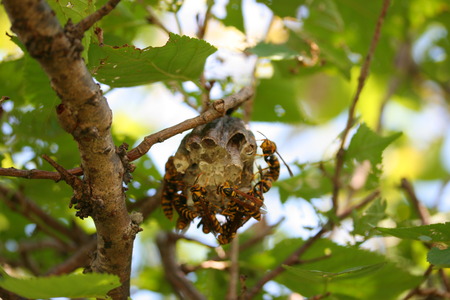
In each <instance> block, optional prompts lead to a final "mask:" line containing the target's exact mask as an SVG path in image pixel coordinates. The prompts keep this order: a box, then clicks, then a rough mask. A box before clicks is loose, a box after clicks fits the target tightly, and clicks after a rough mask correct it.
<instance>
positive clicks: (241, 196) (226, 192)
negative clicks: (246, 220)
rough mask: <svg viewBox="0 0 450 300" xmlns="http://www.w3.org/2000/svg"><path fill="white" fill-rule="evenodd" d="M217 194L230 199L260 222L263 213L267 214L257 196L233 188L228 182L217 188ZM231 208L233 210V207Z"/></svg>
mask: <svg viewBox="0 0 450 300" xmlns="http://www.w3.org/2000/svg"><path fill="white" fill-rule="evenodd" d="M217 193H218V194H221V195H223V196H225V197H228V198H230V199H231V200H232V201H233V202H235V203H237V204H238V205H239V206H241V207H242V208H244V210H245V211H246V212H248V213H249V214H250V215H251V216H252V217H253V218H255V219H256V220H258V221H260V220H261V213H267V209H266V206H265V205H264V203H263V201H262V200H261V199H260V198H259V197H258V196H257V194H254V193H252V192H250V193H244V192H242V191H240V190H238V189H235V188H232V187H231V186H230V184H229V183H228V182H225V183H224V184H222V185H219V186H218V187H217ZM255 196H256V197H255ZM231 207H232V208H233V206H231ZM234 209H235V208H234Z"/></svg>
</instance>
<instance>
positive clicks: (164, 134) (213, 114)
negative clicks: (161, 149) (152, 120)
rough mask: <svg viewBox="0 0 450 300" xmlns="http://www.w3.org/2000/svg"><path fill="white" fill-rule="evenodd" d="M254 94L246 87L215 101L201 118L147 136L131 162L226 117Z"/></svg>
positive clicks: (131, 153)
mask: <svg viewBox="0 0 450 300" xmlns="http://www.w3.org/2000/svg"><path fill="white" fill-rule="evenodd" d="M253 93H254V91H253V89H252V88H251V87H244V88H243V89H241V90H240V91H239V92H237V93H236V94H234V95H230V96H228V97H225V98H223V99H219V100H216V101H214V102H213V103H212V105H211V106H210V107H209V109H208V110H206V111H205V112H203V113H202V114H200V115H199V116H197V117H195V118H192V119H187V120H185V121H183V122H181V123H179V124H177V125H174V126H172V127H169V128H166V129H163V130H161V131H159V132H157V133H154V134H151V135H149V136H146V137H145V138H144V140H143V141H142V142H141V143H140V144H139V145H138V146H137V147H136V148H134V149H132V150H130V151H129V152H128V154H127V155H128V158H129V159H130V161H133V160H136V159H138V158H139V157H141V156H143V155H144V154H145V153H147V152H148V151H149V150H150V148H151V147H152V146H153V145H154V144H156V143H162V142H164V141H165V140H167V139H168V138H170V137H172V136H174V135H176V134H179V133H182V132H184V131H186V130H189V129H192V128H195V127H197V126H200V125H203V124H206V123H209V122H211V121H214V120H215V119H217V118H220V117H222V116H224V115H225V113H226V112H227V111H228V110H229V109H231V108H233V107H236V106H239V105H241V104H242V103H244V102H245V101H247V100H249V99H250V98H251V97H252V96H253Z"/></svg>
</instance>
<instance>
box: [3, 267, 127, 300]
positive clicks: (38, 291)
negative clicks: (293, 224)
mask: <svg viewBox="0 0 450 300" xmlns="http://www.w3.org/2000/svg"><path fill="white" fill-rule="evenodd" d="M2 276H3V277H2V278H1V279H0V287H2V288H4V289H6V290H8V291H11V292H13V293H16V294H18V295H20V296H22V297H27V298H33V299H36V298H51V297H68V298H87V297H96V298H104V297H106V294H107V293H108V292H109V291H110V290H112V289H114V288H116V287H119V286H120V281H119V277H117V276H116V275H112V274H99V273H89V274H68V275H61V276H52V277H30V278H14V277H11V276H8V275H6V274H5V273H4V274H3V275H2Z"/></svg>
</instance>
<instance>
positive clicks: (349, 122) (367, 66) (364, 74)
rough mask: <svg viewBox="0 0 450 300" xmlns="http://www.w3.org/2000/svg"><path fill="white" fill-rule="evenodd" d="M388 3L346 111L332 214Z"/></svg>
mask: <svg viewBox="0 0 450 300" xmlns="http://www.w3.org/2000/svg"><path fill="white" fill-rule="evenodd" d="M390 2H391V1H390V0H384V1H383V7H382V9H381V13H380V15H379V17H378V21H377V24H376V26H375V32H374V34H373V37H372V42H371V44H370V47H369V52H368V53H367V56H366V58H365V60H364V63H363V65H362V67H361V73H360V74H359V78H358V87H357V88H356V93H355V96H354V97H353V100H352V103H351V105H350V108H349V110H348V118H347V124H346V126H345V128H344V131H343V132H342V137H341V144H340V147H339V150H338V151H337V153H336V168H335V171H334V175H333V194H332V197H331V199H332V202H333V210H334V212H337V211H338V197H339V191H340V188H341V184H340V178H341V171H342V167H343V165H344V159H345V148H344V147H345V142H346V140H347V137H348V134H349V132H350V129H351V128H352V127H353V123H354V122H355V110H356V104H357V103H358V100H359V96H360V95H361V92H362V90H363V88H364V84H365V83H366V79H367V77H368V75H369V69H370V64H371V62H372V58H373V55H374V53H375V49H376V47H377V44H378V40H379V39H380V32H381V26H382V25H383V22H384V19H385V17H386V13H387V10H388V8H389V5H390Z"/></svg>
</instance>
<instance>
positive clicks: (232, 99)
mask: <svg viewBox="0 0 450 300" xmlns="http://www.w3.org/2000/svg"><path fill="white" fill-rule="evenodd" d="M253 94H254V90H253V88H251V87H244V88H243V89H241V90H240V91H239V92H237V93H236V94H234V95H230V96H228V97H225V98H223V99H219V100H216V101H214V102H213V103H212V105H211V106H210V107H209V109H208V110H206V111H205V112H203V113H202V114H200V115H199V116H197V117H194V118H192V119H187V120H185V121H183V122H181V123H179V124H177V125H174V126H172V127H169V128H166V129H163V130H161V131H159V132H156V133H154V134H151V135H149V136H146V137H145V138H144V140H143V141H142V142H141V143H140V144H139V145H138V146H137V147H136V148H134V149H132V150H130V151H129V152H128V153H127V156H128V159H129V161H130V162H131V161H134V160H136V159H138V158H140V157H142V156H143V155H144V154H145V153H147V152H148V151H149V150H150V148H151V147H152V146H153V145H154V144H156V143H162V142H163V141H165V140H167V139H169V138H171V137H173V136H174V135H177V134H180V133H182V132H184V131H186V130H189V129H192V128H195V127H197V126H199V125H203V124H206V123H209V122H211V121H214V120H215V119H217V118H220V117H222V116H223V115H225V113H226V112H227V111H228V110H229V109H232V108H234V107H237V106H239V105H241V104H243V103H244V102H245V101H247V100H249V99H250V98H251V97H252V96H253ZM66 171H67V172H68V173H69V174H72V175H76V176H80V175H83V170H82V169H81V168H74V169H70V170H66ZM0 176H11V177H20V178H26V179H51V180H55V181H59V180H61V179H62V177H61V174H60V173H59V172H50V171H43V170H18V169H15V168H0Z"/></svg>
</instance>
